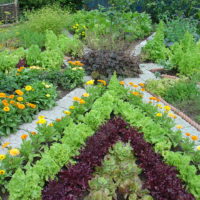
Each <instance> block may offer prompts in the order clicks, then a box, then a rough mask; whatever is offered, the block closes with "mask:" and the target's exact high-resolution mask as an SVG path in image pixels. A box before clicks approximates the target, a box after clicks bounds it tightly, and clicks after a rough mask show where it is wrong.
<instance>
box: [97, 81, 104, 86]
mask: <svg viewBox="0 0 200 200" xmlns="http://www.w3.org/2000/svg"><path fill="white" fill-rule="evenodd" d="M97 81H98V82H99V83H102V84H103V85H104V86H106V81H104V80H97Z"/></svg>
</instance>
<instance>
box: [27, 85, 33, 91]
mask: <svg viewBox="0 0 200 200" xmlns="http://www.w3.org/2000/svg"><path fill="white" fill-rule="evenodd" d="M32 89H33V88H32V87H31V86H30V85H27V86H26V87H25V90H26V91H31V90H32Z"/></svg>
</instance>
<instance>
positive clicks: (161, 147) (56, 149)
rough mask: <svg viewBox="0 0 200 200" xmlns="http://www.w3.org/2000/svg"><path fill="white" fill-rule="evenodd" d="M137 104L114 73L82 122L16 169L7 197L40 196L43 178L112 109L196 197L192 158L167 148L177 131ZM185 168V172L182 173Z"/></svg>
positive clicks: (198, 183) (198, 179)
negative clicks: (35, 159)
mask: <svg viewBox="0 0 200 200" xmlns="http://www.w3.org/2000/svg"><path fill="white" fill-rule="evenodd" d="M139 104H140V103H138V99H136V98H135V97H134V96H133V95H131V94H129V93H128V90H126V89H124V87H122V86H121V85H119V83H118V80H117V79H116V77H113V78H112V80H111V82H110V84H109V86H108V90H107V91H106V92H105V93H104V94H103V96H102V97H100V98H99V99H97V100H96V101H95V103H94V104H93V106H92V109H91V111H90V112H89V113H87V114H86V115H85V117H82V118H81V123H79V124H75V123H72V124H70V125H69V126H68V127H66V130H65V136H64V137H63V139H62V143H61V144H60V143H57V144H54V145H53V146H52V147H51V148H50V149H49V150H47V151H46V152H45V153H44V154H43V157H42V159H41V160H40V161H38V162H37V163H36V164H35V165H34V166H33V167H28V169H27V171H26V173H24V172H23V171H22V170H20V169H19V170H17V172H16V173H15V174H14V176H13V177H12V180H11V182H10V183H9V187H8V189H9V192H10V199H11V200H18V199H19V200H21V199H23V200H30V199H31V200H34V199H39V198H40V196H41V190H42V188H43V186H44V183H45V180H49V179H53V178H54V177H55V175H56V174H57V173H58V172H59V171H60V169H61V168H62V167H63V166H64V165H65V164H67V163H68V162H69V161H70V158H71V157H73V156H74V155H77V151H78V150H79V148H80V147H81V146H82V145H84V144H85V141H86V140H87V138H88V137H89V136H92V135H93V134H94V133H95V131H96V130H97V128H98V127H99V126H100V125H101V124H102V123H103V122H105V121H106V120H109V119H110V116H111V114H112V113H114V114H115V115H120V116H121V117H122V118H123V119H124V120H125V121H126V122H128V123H129V124H130V125H131V126H134V127H137V128H138V129H139V130H141V131H142V132H143V133H144V138H145V140H146V141H148V142H150V143H152V144H154V147H155V150H156V151H157V152H159V153H160V154H162V155H163V156H164V159H165V160H166V162H167V163H169V164H171V165H173V166H176V167H177V169H178V170H179V172H180V177H181V178H182V179H183V181H185V182H186V183H187V188H188V190H189V191H190V192H191V193H192V194H193V195H194V196H195V197H196V198H198V197H199V198H200V176H197V175H196V168H195V167H194V166H192V165H189V163H190V161H191V159H188V156H187V155H182V154H181V153H179V152H172V151H170V149H171V147H172V146H173V145H174V146H176V145H177V144H178V143H179V142H180V141H181V136H180V134H177V133H176V132H172V131H171V130H170V128H171V124H170V123H171V121H170V120H169V122H168V121H167V119H166V120H163V121H157V119H155V118H153V116H152V115H151V113H150V112H149V109H152V110H153V109H154V112H155V108H154V107H151V105H148V104H141V105H139ZM153 115H154V114H153ZM174 158H175V159H174ZM185 171H188V173H187V174H185ZM30 187H32V189H31V190H30V189H29V188H30Z"/></svg>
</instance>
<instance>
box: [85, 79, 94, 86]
mask: <svg viewBox="0 0 200 200" xmlns="http://www.w3.org/2000/svg"><path fill="white" fill-rule="evenodd" d="M85 84H86V85H94V80H90V81H87V82H86V83H85Z"/></svg>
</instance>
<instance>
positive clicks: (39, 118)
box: [36, 115, 47, 124]
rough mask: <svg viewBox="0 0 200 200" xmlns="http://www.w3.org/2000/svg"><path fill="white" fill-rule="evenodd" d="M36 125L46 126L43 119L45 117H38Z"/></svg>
mask: <svg viewBox="0 0 200 200" xmlns="http://www.w3.org/2000/svg"><path fill="white" fill-rule="evenodd" d="M36 123H37V124H46V123H47V120H46V119H45V116H42V115H41V116H39V117H38V121H37V122H36Z"/></svg>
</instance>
